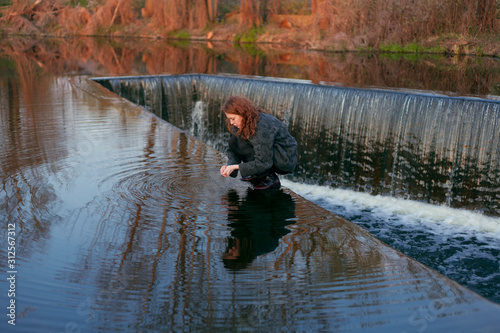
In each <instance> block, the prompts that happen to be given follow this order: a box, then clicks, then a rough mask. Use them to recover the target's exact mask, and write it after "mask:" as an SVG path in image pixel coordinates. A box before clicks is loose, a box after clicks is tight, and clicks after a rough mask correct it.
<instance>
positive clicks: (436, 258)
mask: <svg viewBox="0 0 500 333" xmlns="http://www.w3.org/2000/svg"><path fill="white" fill-rule="evenodd" d="M283 183H284V184H285V185H286V186H288V187H289V188H290V189H292V190H293V191H295V192H297V193H299V194H300V195H302V196H304V197H305V198H306V199H308V200H311V201H313V202H315V203H316V204H318V205H320V206H322V207H324V208H326V209H328V210H329V211H331V212H333V213H335V214H338V215H340V216H343V217H345V218H347V219H348V220H350V221H353V222H355V223H356V224H359V225H361V226H362V227H364V228H366V229H367V230H368V231H369V232H370V233H372V234H373V235H374V236H375V237H377V238H378V239H380V240H382V241H384V242H385V243H387V244H389V245H390V246H393V247H394V248H396V249H398V250H400V251H402V252H403V253H405V254H407V255H409V256H411V257H412V258H415V259H416V260H418V261H420V262H422V263H424V264H426V265H427V266H429V267H431V268H433V269H435V270H437V271H439V272H441V273H442V274H444V275H446V276H448V277H450V278H451V279H453V280H455V281H457V282H459V283H461V284H463V285H465V286H467V287H469V288H470V289H472V290H475V291H476V292H478V293H479V294H481V295H484V296H485V297H487V298H489V299H491V300H493V301H495V302H498V303H500V291H499V290H498V288H497V287H498V285H499V284H500V219H499V218H495V217H488V216H485V215H482V214H477V213H474V212H471V211H466V210H461V209H453V208H449V207H444V206H436V205H430V204H425V203H420V202H417V201H412V200H403V199H396V198H391V197H384V196H373V195H368V194H365V193H359V192H355V191H350V190H341V189H332V188H328V187H323V186H315V185H306V184H299V183H294V182H290V181H286V180H285V181H284V182H283Z"/></svg>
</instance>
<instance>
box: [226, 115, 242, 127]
mask: <svg viewBox="0 0 500 333" xmlns="http://www.w3.org/2000/svg"><path fill="white" fill-rule="evenodd" d="M226 117H227V119H229V123H230V124H231V125H233V126H236V127H237V128H241V125H243V117H242V116H240V115H237V114H232V113H226Z"/></svg>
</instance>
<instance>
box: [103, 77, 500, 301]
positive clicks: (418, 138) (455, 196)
mask: <svg viewBox="0 0 500 333" xmlns="http://www.w3.org/2000/svg"><path fill="white" fill-rule="evenodd" d="M97 81H98V82H99V83H101V84H102V85H104V86H105V87H107V88H108V89H110V90H111V91H113V92H115V93H117V94H118V95H121V96H123V97H126V98H127V99H129V100H131V101H132V102H134V103H137V104H139V105H142V106H144V107H145V108H146V109H148V110H150V111H151V112H153V113H155V114H156V115H157V116H159V117H161V118H163V119H165V120H167V121H168V122H170V123H172V124H174V125H175V126H177V127H179V128H181V129H183V130H185V131H187V132H189V133H191V134H192V135H194V136H196V137H197V138H199V139H200V140H202V141H204V142H206V143H208V144H210V145H212V146H213V147H215V148H216V149H218V150H221V151H223V150H225V147H226V144H227V139H228V133H227V130H226V128H225V124H224V121H225V120H224V118H223V117H222V116H221V114H220V108H221V105H222V104H223V103H224V101H225V100H226V99H227V98H228V97H229V96H232V95H243V96H247V97H248V98H250V99H251V100H253V101H254V102H255V103H256V104H257V105H258V106H259V107H261V108H263V109H265V110H267V111H268V112H269V113H271V114H273V115H275V116H277V117H278V118H280V119H281V120H282V121H283V122H285V123H286V124H287V125H288V127H289V130H290V132H291V133H292V135H293V136H294V137H295V138H296V139H297V141H298V142H299V165H298V167H297V169H296V171H295V172H294V174H293V175H292V176H289V177H287V179H286V180H285V182H284V184H285V185H286V186H288V187H290V188H291V189H292V190H294V191H296V192H298V193H299V194H302V195H303V196H305V197H306V198H309V199H311V200H313V201H315V202H316V203H318V204H319V205H322V206H323V207H325V208H327V209H329V210H331V211H333V212H335V213H337V214H339V215H342V216H344V217H346V218H348V219H350V220H351V221H353V222H355V223H358V224H360V225H362V226H363V227H365V228H367V229H368V230H369V231H370V232H371V233H372V234H374V235H375V236H377V237H378V238H380V239H381V240H383V241H385V242H387V243H389V244H390V245H392V246H394V247H396V248H398V249H400V250H401V251H403V252H405V253H407V254H409V255H411V256H412V257H414V258H416V259H417V260H420V261H422V262H424V263H425V264H427V265H429V266H431V267H433V268H434V269H436V270H438V271H440V272H442V273H444V274H445V275H448V276H450V277H452V278H453V279H455V280H457V281H459V282H460V283H462V284H465V285H467V286H468V287H470V288H471V289H474V290H476V291H478V292H480V293H481V294H483V295H485V296H487V297H490V298H491V299H493V300H496V301H500V292H499V291H498V290H497V288H496V286H498V283H499V282H500V274H499V273H498V271H499V269H498V267H499V266H500V261H499V259H498V258H499V257H500V219H499V217H500V102H498V101H489V100H481V99H474V98H456V97H446V96H438V95H432V94H422V93H419V94H415V93H407V92H392V91H383V90H366V89H352V88H339V87H332V86H325V85H314V84H309V83H306V82H302V81H289V80H287V81H283V80H274V79H264V78H258V79H255V78H245V77H234V76H209V75H180V76H156V77H127V78H103V79H98V80H97ZM360 192H363V193H360ZM464 210H465V211H464ZM470 214H471V215H470ZM471 257H472V258H475V260H471Z"/></svg>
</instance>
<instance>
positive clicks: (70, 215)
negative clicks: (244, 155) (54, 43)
mask: <svg viewBox="0 0 500 333" xmlns="http://www.w3.org/2000/svg"><path fill="white" fill-rule="evenodd" d="M33 82H34V83H35V84H34V85H33V86H32V87H31V88H32V90H31V91H30V92H29V95H28V94H26V92H27V90H25V89H23V88H21V87H20V86H19V85H17V84H16V83H17V82H16V80H13V79H12V78H7V79H4V80H2V88H6V89H2V91H3V92H7V93H5V94H3V95H2V105H3V107H2V113H1V120H2V121H1V132H0V133H1V135H2V138H1V144H2V146H1V149H0V151H1V153H0V162H1V164H0V165H1V167H2V174H1V182H2V187H1V191H0V203H1V207H2V211H1V212H2V214H1V215H0V216H1V219H2V225H4V226H5V225H6V224H7V223H10V224H15V238H16V244H15V247H16V262H15V265H14V266H13V267H10V268H8V267H6V265H5V264H6V262H5V260H3V261H2V271H3V272H6V271H7V270H11V269H15V272H16V273H13V274H14V275H15V278H16V286H15V288H16V293H15V296H13V297H9V298H10V299H15V302H16V303H15V304H16V311H17V312H16V314H17V318H16V327H15V329H13V327H12V326H10V324H7V322H6V321H7V320H6V319H5V317H4V320H3V322H2V323H1V325H2V331H9V332H10V331H12V332H14V331H15V332H61V331H63V332H64V331H70V332H84V331H116V332H124V331H145V332H148V331H151V332H156V331H165V330H174V331H179V330H187V331H205V330H215V331H235V330H241V329H243V330H250V331H262V330H266V331H267V330H271V331H279V330H283V329H285V330H291V329H293V330H297V331H333V330H336V329H341V330H349V331H361V330H365V329H366V328H369V329H380V330H384V331H387V330H392V331H403V330H407V331H416V330H417V329H419V328H423V327H428V326H431V325H432V327H434V328H435V329H436V330H444V331H446V330H453V329H456V328H457V327H460V328H464V327H465V328H469V329H472V328H474V327H477V325H479V324H480V325H481V327H483V328H484V330H485V331H493V330H494V329H496V327H497V325H498V321H497V320H496V319H494V318H497V315H498V313H499V312H500V307H499V306H498V305H495V304H493V303H489V302H488V301H486V300H484V299H482V298H480V297H479V296H477V295H475V294H473V293H471V292H470V291H468V290H466V289H464V288H462V287H460V286H459V285H457V284H455V283H454V282H452V281H451V280H448V279H446V278H444V277H442V276H440V275H438V274H436V273H435V272H433V271H431V270H429V269H427V268H426V267H424V266H422V265H420V264H419V263H418V262H416V261H413V260H411V259H409V258H408V257H406V256H404V255H402V254H401V253H399V252H397V251H395V250H393V249H391V248H389V247H387V246H385V245H384V244H383V243H381V242H379V241H377V240H376V239H375V238H373V237H371V236H370V234H369V233H368V232H366V231H364V230H363V229H361V228H360V227H358V226H356V225H354V224H352V223H350V222H348V221H346V220H343V219H342V218H340V217H337V216H335V215H332V214H331V213H329V212H328V211H326V210H323V209H321V208H320V207H318V206H315V205H312V204H311V203H310V202H308V201H306V200H304V199H302V198H301V197H300V196H298V195H296V194H295V193H293V192H290V191H289V190H287V189H286V188H284V189H282V190H279V191H276V192H272V193H268V192H254V191H252V190H249V189H248V188H247V186H246V185H245V184H244V183H243V182H240V181H238V180H237V179H230V180H228V179H225V178H222V177H220V175H219V174H218V169H219V166H220V165H221V163H223V162H224V157H223V155H222V154H221V153H220V152H218V151H216V150H214V149H212V148H210V147H209V146H207V145H205V144H204V143H202V142H201V141H198V140H196V139H193V138H192V137H191V136H189V135H187V134H186V133H184V132H181V131H179V130H178V129H177V128H175V127H173V126H171V125H170V124H168V123H166V122H164V121H163V120H161V119H159V118H157V117H155V116H153V115H152V114H150V113H147V112H144V111H142V110H141V109H138V108H136V107H134V106H133V105H132V104H130V103H128V102H126V101H124V100H121V99H119V98H117V97H115V96H112V95H110V94H108V93H105V92H104V90H103V89H98V87H96V85H95V84H89V83H88V82H86V81H85V80H83V79H79V78H67V77H50V76H49V77H46V76H44V77H41V78H38V79H36V80H34V81H33ZM99 88H100V87H99ZM2 244H3V246H2V247H1V250H0V251H1V256H2V258H6V257H7V253H6V249H7V246H6V244H5V243H4V240H2ZM234 257H237V258H238V259H236V260H235V259H234ZM3 274H5V273H3ZM2 280H3V281H2V282H1V283H0V287H1V288H2V289H3V290H4V291H5V290H7V289H8V286H7V283H5V279H2ZM1 299H2V303H3V304H4V305H5V304H8V302H9V299H8V297H7V295H6V293H3V295H2V298H1ZM458 319H459V320H460V326H457V325H458V322H457V320H458Z"/></svg>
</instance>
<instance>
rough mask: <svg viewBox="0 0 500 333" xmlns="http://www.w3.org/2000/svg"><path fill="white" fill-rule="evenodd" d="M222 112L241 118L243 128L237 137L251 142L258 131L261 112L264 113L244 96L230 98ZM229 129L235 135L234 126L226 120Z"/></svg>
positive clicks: (239, 129)
mask: <svg viewBox="0 0 500 333" xmlns="http://www.w3.org/2000/svg"><path fill="white" fill-rule="evenodd" d="M222 111H223V112H224V113H226V114H235V115H238V116H241V117H242V118H243V120H242V126H241V128H238V131H237V132H236V135H238V136H241V137H242V138H243V139H245V140H249V139H250V138H251V137H252V136H253V135H254V134H255V130H256V129H257V121H258V120H259V112H264V111H263V110H261V109H259V108H258V107H256V106H255V104H253V103H252V102H251V101H250V100H249V99H247V98H245V97H242V96H232V97H229V98H228V100H227V101H226V103H225V104H224V105H223V106H222ZM226 123H227V128H228V129H229V131H230V132H231V133H234V129H233V126H232V125H231V123H230V122H229V119H226Z"/></svg>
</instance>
